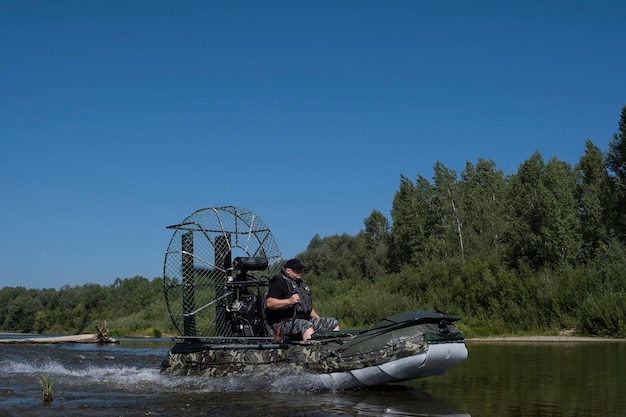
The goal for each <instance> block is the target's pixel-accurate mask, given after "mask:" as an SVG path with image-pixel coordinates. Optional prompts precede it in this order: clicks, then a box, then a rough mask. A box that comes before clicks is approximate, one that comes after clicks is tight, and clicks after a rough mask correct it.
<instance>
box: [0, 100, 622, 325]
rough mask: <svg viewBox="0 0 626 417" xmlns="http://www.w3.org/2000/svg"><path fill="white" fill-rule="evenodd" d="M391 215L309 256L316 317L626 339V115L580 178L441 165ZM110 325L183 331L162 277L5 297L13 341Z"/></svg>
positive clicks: (489, 165) (0, 319)
mask: <svg viewBox="0 0 626 417" xmlns="http://www.w3.org/2000/svg"><path fill="white" fill-rule="evenodd" d="M390 214H391V218H390V219H388V218H386V217H385V215H383V214H382V213H381V212H380V211H378V210H373V211H372V213H371V214H370V215H369V216H368V217H367V218H366V219H365V220H364V228H363V229H362V230H361V231H360V232H359V233H358V234H357V235H348V234H343V235H334V236H328V237H320V236H315V237H313V239H312V240H311V241H310V243H309V246H308V247H307V249H306V250H305V251H304V252H302V253H301V254H299V255H298V257H300V258H301V259H302V260H303V263H304V264H305V265H306V267H307V269H306V273H305V279H306V280H307V282H309V283H310V284H311V287H312V289H313V292H314V299H315V303H316V310H317V311H318V312H320V313H321V314H324V315H334V316H336V317H337V318H338V319H339V320H340V322H341V324H342V326H343V327H344V328H359V327H367V326H370V325H372V324H373V323H375V322H376V321H378V320H379V319H381V318H382V317H384V316H386V315H389V314H394V313H398V312H401V311H406V310H415V309H427V310H440V311H446V312H448V313H451V314H456V315H459V316H461V317H462V321H461V322H460V323H461V324H460V327H462V329H463V330H465V331H466V332H467V333H468V334H469V335H488V334H513V333H553V332H557V331H559V330H560V329H575V330H576V331H577V332H578V333H580V334H587V335H598V336H612V337H626V323H625V321H626V106H624V107H623V109H622V112H621V117H620V120H619V124H618V132H617V133H615V134H614V135H613V138H612V139H611V140H610V142H609V144H608V150H607V151H606V152H603V151H602V150H601V149H600V148H599V147H597V146H596V145H595V144H594V143H592V141H591V140H589V139H588V140H587V141H586V144H585V152H584V154H583V155H582V156H581V157H580V159H579V161H578V163H577V164H576V165H575V166H571V165H570V164H568V163H567V162H564V161H561V160H559V159H557V158H556V157H553V158H551V159H549V160H547V161H546V160H544V158H543V156H542V155H541V154H540V153H539V152H535V153H534V154H532V155H531V156H530V157H529V158H528V159H527V160H526V161H524V162H523V163H522V164H521V165H520V166H519V168H518V171H517V172H516V173H515V174H511V175H505V174H504V172H503V171H502V170H500V169H498V168H497V166H496V164H495V162H494V161H491V160H483V159H479V160H478V161H477V162H476V163H470V162H468V163H467V164H466V167H465V169H464V170H463V171H462V172H460V173H457V172H455V171H454V170H451V169H449V168H447V167H445V166H444V165H443V164H442V163H440V162H436V163H435V164H434V167H433V173H432V176H431V178H430V179H429V178H426V177H424V176H422V175H418V176H417V177H416V178H415V179H411V178H409V177H406V176H404V175H402V176H401V177H400V184H399V189H398V190H397V191H396V193H395V196H394V199H393V203H392V209H391V213H390ZM103 319H106V320H107V322H108V323H109V328H110V331H111V334H112V335H117V336H125V335H129V334H149V335H159V334H161V333H174V332H175V330H174V328H173V325H172V324H171V321H170V319H169V316H168V312H167V308H166V304H165V301H164V298H163V291H162V280H161V278H155V279H153V280H152V281H150V280H148V279H146V278H143V277H133V278H130V279H119V278H118V279H117V280H115V282H114V284H112V285H110V286H101V285H96V284H87V285H83V286H77V287H67V286H66V287H62V288H61V289H59V290H54V289H42V290H35V289H25V288H22V287H5V288H3V289H1V290H0V330H3V331H15V332H38V333H68V332H71V333H81V332H84V331H89V332H91V331H95V325H96V324H97V323H99V321H101V320H103Z"/></svg>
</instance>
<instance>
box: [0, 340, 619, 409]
mask: <svg viewBox="0 0 626 417" xmlns="http://www.w3.org/2000/svg"><path fill="white" fill-rule="evenodd" d="M171 346H172V342H171V341H170V340H169V339H160V340H149V341H148V340H143V339H122V340H121V343H120V344H119V345H111V346H96V345H90V344H87V345H83V344H64V345H47V346H45V345H23V344H0V417H5V416H20V417H28V416H90V417H103V416H107V417H108V416H165V417H171V416H205V415H206V416H215V417H220V416H243V417H245V416H291V417H297V416H309V417H335V416H394V417H396V416H457V415H458V416H468V415H471V416H474V417H476V416H520V417H541V416H600V415H601V416H608V417H610V416H624V415H626V399H625V398H624V393H626V382H624V379H623V377H622V375H624V374H625V373H626V343H621V342H610V343H523V344H521V343H501V344H494V343H480V342H469V343H468V350H469V358H468V360H467V361H466V362H465V363H464V364H462V365H460V366H458V367H456V368H454V369H452V370H451V371H450V372H449V373H448V374H446V375H443V376H437V377H431V378H426V379H422V380H417V381H412V382H410V383H405V384H401V385H400V384H399V385H390V386H385V387H382V388H379V389H371V390H356V391H313V390H311V389H309V388H308V386H307V378H306V377H305V376H303V377H287V378H272V379H261V378H220V379H212V378H197V377H172V376H164V375H160V374H159V371H158V370H159V365H160V362H161V359H162V358H163V356H164V355H165V353H166V352H167V350H168V349H169V348H170V347H171ZM41 374H48V375H49V376H50V378H52V379H53V380H54V383H55V385H54V401H53V402H52V403H51V404H49V405H44V404H43V403H42V401H41V399H40V394H41V390H40V388H39V386H38V384H37V377H38V376H39V375H41Z"/></svg>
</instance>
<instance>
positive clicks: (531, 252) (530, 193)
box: [506, 152, 547, 268]
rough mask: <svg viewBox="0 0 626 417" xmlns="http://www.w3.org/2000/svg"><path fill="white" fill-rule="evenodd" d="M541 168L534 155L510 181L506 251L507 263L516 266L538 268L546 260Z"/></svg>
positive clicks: (541, 165)
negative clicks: (526, 265) (543, 233)
mask: <svg viewBox="0 0 626 417" xmlns="http://www.w3.org/2000/svg"><path fill="white" fill-rule="evenodd" d="M544 169H545V164H544V162H543V157H542V156H541V154H540V153H539V152H535V153H533V155H532V156H531V157H530V158H529V159H527V160H526V161H524V163H522V164H521V165H520V167H519V169H518V171H517V173H516V174H515V175H513V176H511V178H510V182H509V187H508V193H507V194H508V195H507V201H508V203H509V210H507V213H506V217H507V222H508V223H509V226H510V227H509V230H508V236H507V240H508V246H507V249H508V258H509V262H510V263H511V264H512V265H515V266H518V267H519V266H522V265H524V264H528V265H531V266H532V267H534V268H538V267H540V266H543V265H544V264H545V262H546V260H547V257H546V253H545V245H544V242H543V236H542V230H543V226H544V222H545V217H544V206H545V205H544V200H545V198H546V194H547V190H546V189H545V187H544V185H543V182H542V180H541V179H542V176H543V171H544Z"/></svg>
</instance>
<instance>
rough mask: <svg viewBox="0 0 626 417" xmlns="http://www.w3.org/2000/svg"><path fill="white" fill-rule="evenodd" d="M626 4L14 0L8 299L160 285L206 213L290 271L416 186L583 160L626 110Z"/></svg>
mask: <svg viewBox="0 0 626 417" xmlns="http://www.w3.org/2000/svg"><path fill="white" fill-rule="evenodd" d="M625 21H626V2H624V1H621V0H620V1H602V0H599V1H576V0H571V1H570V0H568V1H565V0H553V1H543V0H542V1H501V0H498V1H481V0H478V1H461V0H459V1H456V0H453V1H444V2H437V1H429V2H427V1H408V0H407V1H402V0H400V1H367V0H358V1H325V0H322V1H271V0H268V1H265V0H264V1H183V2H177V1H157V0H146V1H127V0H124V1H122V0H106V1H104V0H101V1H100V0H84V1H79V0H71V1H70V0H54V1H50V0H29V1H22V0H4V1H2V2H0V39H2V41H1V42H0V136H1V139H0V140H1V144H2V148H1V149H2V150H1V152H0V187H1V194H0V201H1V205H0V288H1V287H4V286H25V287H28V288H59V287H61V286H63V285H66V284H67V285H71V286H74V285H83V284H87V283H97V284H102V285H109V284H112V283H113V282H114V280H115V279H116V278H130V277H133V276H135V275H141V276H144V277H146V278H148V279H153V278H155V277H158V276H161V275H162V273H163V259H164V253H165V250H166V249H167V245H168V243H169V238H170V236H171V233H172V232H171V231H170V230H166V229H165V227H166V226H169V225H172V224H176V223H178V222H180V221H182V220H183V219H184V218H185V217H187V216H188V215H189V214H191V213H192V212H193V211H195V210H197V209H200V208H204V207H216V206H224V205H233V206H238V207H242V208H248V209H251V210H253V211H255V212H256V213H257V214H259V215H260V216H261V217H262V219H263V220H264V221H265V223H267V224H268V225H269V227H270V228H271V229H272V230H273V232H274V237H275V239H276V241H277V243H278V245H279V247H280V249H281V251H282V253H283V256H284V257H286V258H289V257H292V256H294V255H296V254H297V253H299V252H301V251H304V250H305V249H306V247H307V245H308V243H309V242H310V240H311V238H312V237H314V236H315V235H316V234H319V235H320V236H321V237H325V236H330V235H335V234H343V233H348V234H351V235H354V234H356V233H358V232H359V231H360V230H362V229H363V220H364V219H365V218H366V217H367V216H369V214H370V213H371V212H372V210H374V209H376V210H379V211H381V212H382V213H383V214H384V215H385V216H387V217H388V218H389V217H390V210H391V205H392V200H393V196H394V193H395V192H396V191H397V190H398V188H399V184H400V181H399V180H400V176H401V175H405V176H407V177H409V178H411V179H415V178H416V177H417V176H418V175H423V176H425V177H427V178H430V177H431V176H432V167H433V166H434V165H435V163H436V162H437V161H440V162H442V163H443V164H444V165H445V166H446V167H448V168H451V169H454V170H456V171H457V173H460V172H461V171H462V170H463V169H464V168H465V164H466V162H472V163H476V162H477V161H478V158H483V159H491V160H493V161H494V162H495V163H496V166H497V167H498V168H500V169H502V170H503V171H504V172H505V173H506V174H512V173H515V172H516V171H517V168H518V166H519V165H520V164H521V163H523V162H524V161H525V160H526V159H528V158H529V157H530V156H531V155H532V153H533V152H535V151H539V152H540V153H541V154H542V155H543V157H544V159H545V160H546V161H547V160H549V159H550V158H552V157H557V158H559V159H561V160H564V161H566V162H569V163H571V164H572V165H573V164H575V163H576V162H577V161H578V159H579V158H580V157H581V156H582V155H583V153H584V149H585V140H586V139H587V138H589V139H591V140H592V141H593V142H594V144H596V145H597V146H599V147H600V148H601V149H602V150H606V149H607V148H608V143H609V142H610V140H611V138H612V135H613V133H615V132H617V130H618V122H619V116H620V112H621V109H622V106H624V105H625V104H626V94H625V92H626V54H625V53H624V50H625V48H626V35H625V33H626V32H625V31H624V22H625Z"/></svg>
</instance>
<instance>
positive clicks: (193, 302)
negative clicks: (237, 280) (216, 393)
mask: <svg viewBox="0 0 626 417" xmlns="http://www.w3.org/2000/svg"><path fill="white" fill-rule="evenodd" d="M168 229H172V230H174V233H173V235H172V237H171V239H170V242H169V246H168V248H167V252H166V253H165V262H164V267H163V286H164V293H165V301H166V304H167V308H168V311H169V314H170V317H171V318H172V321H173V323H174V325H175V327H176V329H177V330H178V331H179V333H180V335H182V336H198V337H211V336H231V335H232V332H231V325H230V322H229V320H228V317H227V312H226V310H227V306H229V305H231V304H232V303H233V302H234V301H235V300H234V298H235V295H234V293H233V291H232V289H230V288H229V287H228V285H227V283H228V282H229V280H230V279H231V277H232V275H233V273H237V271H233V268H232V263H233V260H234V259H235V258H236V257H240V256H241V257H255V258H256V257H259V258H265V259H267V263H268V267H267V269H265V270H263V271H247V272H245V273H246V275H247V276H248V279H253V280H259V281H261V282H263V283H265V285H267V282H268V281H269V278H271V277H272V276H274V275H275V274H276V273H278V271H279V270H280V263H281V261H282V256H281V254H280V251H279V249H278V245H277V244H276V241H275V240H274V237H273V235H272V233H271V231H270V229H269V228H268V227H267V225H266V224H265V223H264V222H263V220H262V219H261V217H259V216H258V215H257V214H255V213H254V212H252V211H250V210H247V209H242V208H237V207H233V206H226V207H210V208H205V209H201V210H197V211H195V212H194V213H192V214H191V215H190V216H188V217H187V218H186V219H185V220H183V221H182V222H181V223H180V224H177V225H174V226H169V227H168Z"/></svg>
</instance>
